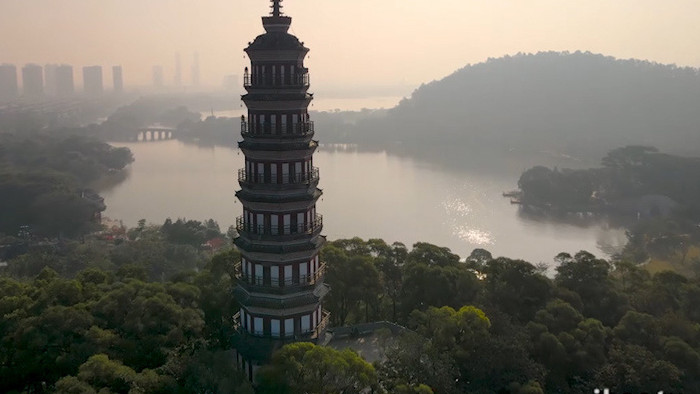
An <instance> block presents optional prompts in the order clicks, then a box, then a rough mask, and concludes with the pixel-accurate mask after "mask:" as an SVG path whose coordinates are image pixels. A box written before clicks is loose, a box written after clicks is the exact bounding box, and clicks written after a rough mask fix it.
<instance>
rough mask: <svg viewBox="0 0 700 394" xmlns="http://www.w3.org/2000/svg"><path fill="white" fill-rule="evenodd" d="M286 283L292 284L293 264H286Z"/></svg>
mask: <svg viewBox="0 0 700 394" xmlns="http://www.w3.org/2000/svg"><path fill="white" fill-rule="evenodd" d="M284 284H285V285H291V284H292V266H291V265H285V266H284Z"/></svg>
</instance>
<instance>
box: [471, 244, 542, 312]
mask: <svg viewBox="0 0 700 394" xmlns="http://www.w3.org/2000/svg"><path fill="white" fill-rule="evenodd" d="M482 272H483V273H484V274H485V275H486V279H485V286H484V288H485V290H486V292H487V294H486V297H487V299H488V300H489V301H490V302H493V303H494V304H495V305H496V306H497V307H498V308H500V309H501V310H502V311H504V312H506V313H508V314H509V315H511V316H515V317H516V318H518V319H519V320H520V321H528V320H530V319H532V317H533V316H534V314H535V312H536V311H537V310H538V309H540V308H541V307H542V306H544V304H545V303H546V302H547V300H548V299H549V298H550V297H551V294H552V284H551V282H550V280H549V279H548V278H547V277H545V276H544V275H541V274H539V273H538V272H537V269H536V268H535V267H534V266H533V265H532V264H530V263H528V262H525V261H523V260H511V259H508V258H505V257H499V258H497V259H492V260H490V261H488V262H487V263H486V264H485V265H484V266H483V268H482Z"/></svg>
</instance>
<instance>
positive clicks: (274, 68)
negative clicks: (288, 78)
mask: <svg viewBox="0 0 700 394" xmlns="http://www.w3.org/2000/svg"><path fill="white" fill-rule="evenodd" d="M271 68H272V84H273V85H277V84H278V81H277V74H276V71H277V66H275V65H273V66H272V67H271Z"/></svg>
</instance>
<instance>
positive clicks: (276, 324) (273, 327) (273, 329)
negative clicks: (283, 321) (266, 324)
mask: <svg viewBox="0 0 700 394" xmlns="http://www.w3.org/2000/svg"><path fill="white" fill-rule="evenodd" d="M280 334H281V330H280V321H279V319H271V320H270V335H272V337H273V338H279V337H280Z"/></svg>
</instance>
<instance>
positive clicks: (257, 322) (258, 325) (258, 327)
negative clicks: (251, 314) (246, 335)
mask: <svg viewBox="0 0 700 394" xmlns="http://www.w3.org/2000/svg"><path fill="white" fill-rule="evenodd" d="M253 333H254V334H256V335H262V334H263V333H264V331H263V319H262V317H255V318H253Z"/></svg>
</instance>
